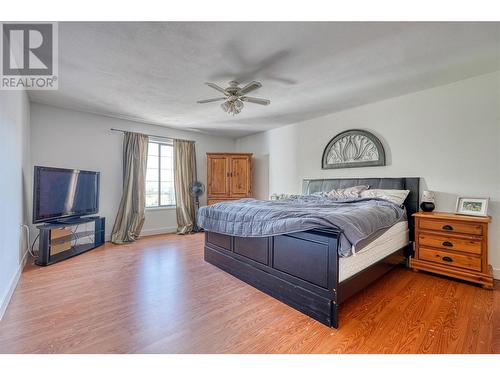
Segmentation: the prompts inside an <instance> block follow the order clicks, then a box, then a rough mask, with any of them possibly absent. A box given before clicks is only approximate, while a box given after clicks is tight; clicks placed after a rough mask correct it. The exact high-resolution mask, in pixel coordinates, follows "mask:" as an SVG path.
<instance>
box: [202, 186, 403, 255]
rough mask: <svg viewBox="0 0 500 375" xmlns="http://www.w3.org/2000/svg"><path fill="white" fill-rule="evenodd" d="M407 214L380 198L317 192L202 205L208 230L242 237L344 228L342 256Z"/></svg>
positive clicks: (341, 241)
mask: <svg viewBox="0 0 500 375" xmlns="http://www.w3.org/2000/svg"><path fill="white" fill-rule="evenodd" d="M404 216H405V211H404V208H401V207H399V206H398V205H396V204H394V203H390V202H387V201H384V200H379V199H366V198H359V199H353V200H346V201H335V200H332V199H330V198H325V197H321V196H314V195H303V196H296V197H293V198H290V199H284V200H277V201H263V200H256V199H241V200H238V201H232V202H227V203H226V202H225V203H217V204H214V205H211V206H205V207H201V208H200V210H199V211H198V224H199V225H200V226H201V227H202V228H204V229H205V230H207V231H211V232H217V233H222V234H228V235H232V236H240V237H267V236H275V235H279V234H286V233H293V232H301V231H305V230H309V229H315V228H337V229H341V230H342V235H341V237H340V246H339V255H340V256H342V257H348V256H350V255H351V254H352V250H351V249H352V246H356V244H358V243H359V242H360V241H362V240H365V239H367V238H369V237H370V236H372V235H374V234H375V233H376V232H378V231H380V230H382V229H385V228H389V227H391V226H392V225H394V224H395V223H397V222H398V221H400V220H401V219H402V218H403V217H404Z"/></svg>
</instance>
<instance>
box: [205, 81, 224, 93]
mask: <svg viewBox="0 0 500 375" xmlns="http://www.w3.org/2000/svg"><path fill="white" fill-rule="evenodd" d="M205 85H207V86H210V87H211V88H213V89H215V90H217V91H220V92H221V93H223V94H227V93H226V90H224V89H223V88H222V87H220V86H219V85H216V84H215V83H211V82H205Z"/></svg>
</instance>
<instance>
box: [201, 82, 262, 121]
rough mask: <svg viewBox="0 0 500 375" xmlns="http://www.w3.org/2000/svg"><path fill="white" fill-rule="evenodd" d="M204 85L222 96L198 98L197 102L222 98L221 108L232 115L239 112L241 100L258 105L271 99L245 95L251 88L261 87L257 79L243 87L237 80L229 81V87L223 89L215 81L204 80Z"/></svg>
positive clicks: (214, 100) (209, 101)
mask: <svg viewBox="0 0 500 375" xmlns="http://www.w3.org/2000/svg"><path fill="white" fill-rule="evenodd" d="M206 85H207V86H210V87H211V88H213V89H215V90H217V91H219V92H221V93H223V94H224V96H223V97H219V98H213V99H205V100H198V103H211V102H218V101H219V100H224V103H222V104H221V107H222V109H223V110H224V112H227V113H229V114H230V115H233V116H234V115H237V114H238V113H240V112H241V110H242V109H243V106H244V104H243V102H248V103H255V104H260V105H268V104H270V103H271V101H270V100H267V99H259V98H252V97H250V96H246V94H247V93H249V92H251V91H253V90H257V89H258V88H259V87H262V84H261V83H260V82H257V81H252V82H250V83H249V84H247V85H245V86H243V87H239V83H238V82H236V81H231V82H229V87H228V88H225V89H223V88H222V87H220V86H219V85H216V84H215V83H210V82H206Z"/></svg>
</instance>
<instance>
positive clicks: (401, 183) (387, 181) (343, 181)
mask: <svg viewBox="0 0 500 375" xmlns="http://www.w3.org/2000/svg"><path fill="white" fill-rule="evenodd" d="M419 184H420V177H381V178H328V179H320V180H304V181H303V183H302V193H303V194H312V193H317V192H320V191H330V190H332V189H341V188H346V187H351V186H357V185H369V186H370V189H398V190H410V194H408V197H407V198H406V200H405V203H404V205H405V207H406V212H407V213H408V227H409V229H410V240H412V241H413V240H414V221H413V219H412V218H411V215H413V214H414V213H415V212H418V205H419V196H420V192H419Z"/></svg>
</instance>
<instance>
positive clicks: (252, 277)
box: [204, 177, 420, 328]
mask: <svg viewBox="0 0 500 375" xmlns="http://www.w3.org/2000/svg"><path fill="white" fill-rule="evenodd" d="M419 180H420V179H419V178H416V177H411V178H408V177H401V178H367V179H320V180H304V181H303V189H302V192H303V194H304V195H310V194H314V193H318V192H326V191H330V190H332V189H337V188H345V187H351V186H357V185H369V186H370V188H371V189H398V190H409V191H410V193H409V195H408V197H407V198H406V200H405V202H404V209H405V211H406V218H407V221H405V220H400V221H399V222H398V223H397V224H395V225H393V226H391V227H390V228H389V229H387V230H385V231H383V233H382V234H380V235H379V236H378V237H377V238H375V239H373V241H371V242H370V243H368V244H365V246H364V247H363V249H362V251H359V252H357V253H356V254H355V255H353V256H350V257H341V256H339V251H340V247H341V243H342V238H343V236H344V235H345V233H344V230H343V229H342V228H341V227H336V228H326V227H319V228H314V229H309V230H304V231H298V232H293V233H287V234H279V235H273V236H263V237H262V236H253V237H248V236H238V235H230V234H224V233H221V232H220V231H219V232H215V231H210V230H206V231H205V249H204V258H205V261H207V262H208V263H211V264H213V265H215V266H217V267H219V268H220V269H222V270H224V271H226V272H228V273H230V274H232V275H233V276H235V277H237V278H238V279H240V280H242V281H245V282H246V283H248V284H250V285H252V286H254V287H255V288H257V289H259V290H261V291H263V292H264V293H266V294H268V295H270V296H272V297H274V298H276V299H278V300H280V301H282V302H284V303H286V304H287V305H289V306H291V307H293V308H295V309H297V310H299V311H301V312H303V313H304V314H306V315H308V316H310V317H312V318H314V319H316V320H318V321H319V322H321V323H323V324H326V325H328V326H329V327H335V328H337V327H338V306H339V305H340V304H341V303H343V302H344V301H345V300H346V299H348V298H349V297H351V296H352V295H354V294H355V293H357V292H358V291H360V290H362V289H363V288H365V287H366V286H368V285H370V284H371V283H373V282H374V281H375V280H376V279H378V278H379V277H381V276H383V275H384V274H385V273H387V272H388V271H390V270H391V269H392V268H394V267H396V266H398V265H405V264H406V263H407V258H408V257H409V256H410V255H411V254H412V244H411V241H413V236H414V228H413V222H412V220H410V219H411V215H412V214H413V213H415V212H417V211H418V204H419V202H418V197H419Z"/></svg>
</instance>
